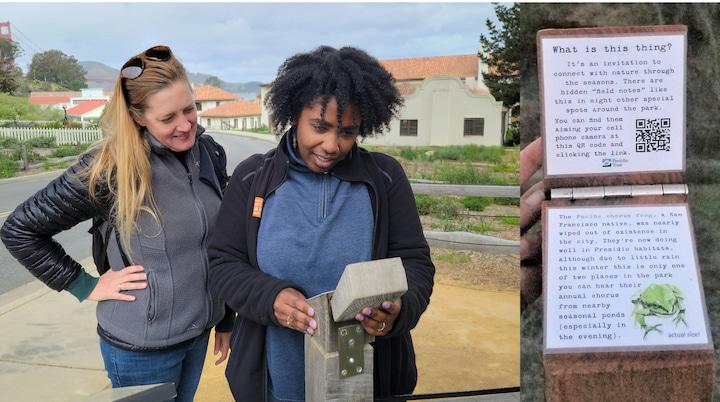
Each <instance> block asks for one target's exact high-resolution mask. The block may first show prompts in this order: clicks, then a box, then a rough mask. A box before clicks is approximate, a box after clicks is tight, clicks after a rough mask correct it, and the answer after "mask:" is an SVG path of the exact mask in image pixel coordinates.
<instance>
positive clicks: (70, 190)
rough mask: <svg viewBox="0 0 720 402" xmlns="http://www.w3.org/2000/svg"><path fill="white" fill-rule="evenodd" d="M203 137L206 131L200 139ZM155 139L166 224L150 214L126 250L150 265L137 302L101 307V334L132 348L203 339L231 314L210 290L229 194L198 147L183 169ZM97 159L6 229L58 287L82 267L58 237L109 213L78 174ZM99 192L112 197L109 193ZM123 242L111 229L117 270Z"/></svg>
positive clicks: (12, 246) (19, 250)
mask: <svg viewBox="0 0 720 402" xmlns="http://www.w3.org/2000/svg"><path fill="white" fill-rule="evenodd" d="M203 131H204V129H203V128H202V127H199V126H198V131H197V136H198V137H199V136H200V135H202V133H203ZM148 138H149V139H150V140H151V148H152V152H151V154H150V163H151V168H152V189H153V195H154V198H155V202H156V204H157V207H158V211H159V214H158V217H157V218H158V219H157V220H156V219H155V218H154V217H153V216H152V215H150V214H149V213H147V212H141V213H140V215H139V218H138V227H139V230H137V231H136V232H135V233H133V234H132V235H131V238H130V242H129V247H125V248H124V250H125V253H126V255H127V256H128V257H129V258H130V260H131V262H132V263H133V264H137V265H142V266H143V267H144V269H145V272H146V273H147V276H148V286H147V287H146V288H145V289H140V290H132V291H127V292H126V293H127V294H131V295H134V296H135V297H136V299H135V301H132V302H126V301H117V300H108V301H103V302H100V303H98V306H97V319H98V324H99V327H98V332H99V334H100V335H101V336H102V337H103V338H105V339H106V340H108V341H110V342H111V343H113V344H115V345H116V346H120V347H123V348H126V349H130V350H153V349H163V348H167V347H169V346H172V345H176V344H178V343H181V342H183V341H186V340H189V339H192V338H194V337H196V336H198V335H200V334H201V333H202V332H203V331H205V330H206V329H208V328H210V327H212V326H213V325H215V324H217V323H218V322H219V321H220V320H221V319H222V318H223V315H224V305H223V304H222V303H221V302H220V300H219V299H218V298H214V297H212V296H211V295H210V292H209V290H208V284H207V271H208V257H207V239H208V237H209V235H210V234H211V232H212V223H213V222H214V219H215V215H216V214H217V211H218V209H219V206H220V201H221V197H222V195H221V191H220V188H219V184H218V182H217V178H216V176H215V174H214V171H213V167H212V161H211V160H210V157H209V155H207V153H206V152H205V151H204V150H202V149H201V148H200V147H199V144H198V141H196V142H195V145H194V146H193V147H192V148H191V149H190V150H189V151H188V152H187V153H186V154H185V155H184V158H185V164H183V163H182V162H181V161H180V159H179V158H178V156H176V155H175V153H173V152H172V151H170V150H168V149H166V148H165V147H163V146H162V145H161V144H160V143H159V142H157V140H155V139H154V138H153V137H152V136H148ZM91 160H92V155H85V156H84V157H83V158H82V159H81V160H80V161H79V162H78V163H76V164H75V165H73V166H72V167H71V168H69V169H68V170H67V171H66V172H65V173H64V174H63V175H61V176H60V177H58V178H57V179H55V180H54V181H53V182H51V183H50V184H49V185H48V186H47V187H46V188H44V189H43V190H41V191H39V192H38V193H37V194H35V195H34V196H32V197H31V198H30V199H28V200H27V201H25V202H24V203H23V204H21V205H20V206H18V207H17V209H16V210H15V211H14V212H13V214H12V215H10V216H9V217H8V219H7V220H6V222H5V224H4V225H3V228H2V230H1V231H0V237H2V240H3V242H4V243H5V245H6V247H7V248H8V250H9V251H10V253H11V254H12V255H13V256H14V257H15V258H17V259H18V260H19V261H20V262H21V263H22V264H23V265H24V266H26V267H27V268H28V270H29V271H30V272H31V273H32V274H33V275H35V276H36V277H37V278H38V279H40V280H42V281H43V282H45V283H46V284H47V285H48V286H50V287H51V288H53V289H55V290H62V289H66V288H67V287H68V286H69V284H70V283H72V282H73V281H74V280H75V279H76V278H77V276H78V274H79V273H80V270H81V269H82V267H81V266H80V264H78V263H77V262H76V261H74V260H72V259H71V258H70V257H69V256H68V255H67V254H66V253H65V251H64V250H63V249H62V247H60V246H59V244H57V243H56V242H55V241H54V240H53V239H52V236H53V235H55V234H56V233H58V232H60V231H63V230H67V229H69V228H71V227H72V226H74V225H76V224H78V223H80V222H82V221H84V220H86V219H90V218H92V217H94V216H100V217H104V216H105V215H106V214H107V207H106V205H107V203H105V205H100V204H98V203H94V202H92V201H91V199H90V197H89V194H88V190H87V184H86V183H84V182H83V181H82V180H81V179H80V178H79V177H78V175H77V173H78V172H80V171H82V169H84V168H85V167H86V166H88V165H89V164H90V163H91ZM98 195H99V198H100V199H101V200H102V199H107V198H108V194H107V190H105V191H104V193H103V192H101V194H98ZM102 232H103V233H104V228H102ZM115 239H116V236H115V234H114V233H112V234H111V237H110V239H109V244H108V249H107V255H108V261H109V262H110V266H111V269H113V270H120V269H122V268H124V264H123V262H122V258H121V255H120V252H119V248H118V244H117V242H116V240H115Z"/></svg>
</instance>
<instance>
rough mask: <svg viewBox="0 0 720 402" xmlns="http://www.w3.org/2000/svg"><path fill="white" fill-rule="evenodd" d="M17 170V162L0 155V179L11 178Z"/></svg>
mask: <svg viewBox="0 0 720 402" xmlns="http://www.w3.org/2000/svg"><path fill="white" fill-rule="evenodd" d="M19 169H20V168H19V167H18V163H17V161H14V160H12V159H11V158H9V157H7V156H5V155H4V154H2V153H0V177H2V178H5V177H13V176H15V173H17V171H18V170H19Z"/></svg>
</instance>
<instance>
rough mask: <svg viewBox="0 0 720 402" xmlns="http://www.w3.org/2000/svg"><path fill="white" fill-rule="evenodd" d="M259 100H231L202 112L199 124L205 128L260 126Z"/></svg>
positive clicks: (230, 128)
mask: <svg viewBox="0 0 720 402" xmlns="http://www.w3.org/2000/svg"><path fill="white" fill-rule="evenodd" d="M260 113H261V110H260V100H259V99H255V100H252V101H244V100H238V101H232V102H226V103H223V104H221V105H220V106H218V107H215V108H212V109H209V110H206V111H203V112H202V115H201V116H200V124H201V125H203V127H205V128H206V129H221V130H249V129H254V128H259V127H260Z"/></svg>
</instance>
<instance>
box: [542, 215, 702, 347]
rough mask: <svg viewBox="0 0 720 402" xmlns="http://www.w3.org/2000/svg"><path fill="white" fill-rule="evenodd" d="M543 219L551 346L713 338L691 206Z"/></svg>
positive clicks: (626, 344)
mask: <svg viewBox="0 0 720 402" xmlns="http://www.w3.org/2000/svg"><path fill="white" fill-rule="evenodd" d="M546 216H547V221H546V230H547V232H546V233H547V235H546V238H545V241H546V242H547V244H546V250H547V252H546V256H545V267H546V270H547V272H546V281H547V282H546V287H545V293H546V294H545V297H546V304H545V306H546V310H545V347H546V349H573V348H633V349H636V348H638V347H639V348H640V349H642V348H643V347H650V348H652V347H657V346H666V345H703V344H707V343H708V342H709V336H708V331H707V324H706V315H705V308H704V302H703V296H702V286H701V284H700V280H699V279H700V278H699V273H698V268H697V263H696V261H697V260H696V255H695V247H694V243H693V240H692V239H693V238H692V234H691V225H690V219H689V212H688V208H687V205H684V204H664V205H649V206H607V207H552V206H549V207H548V208H547V215H546Z"/></svg>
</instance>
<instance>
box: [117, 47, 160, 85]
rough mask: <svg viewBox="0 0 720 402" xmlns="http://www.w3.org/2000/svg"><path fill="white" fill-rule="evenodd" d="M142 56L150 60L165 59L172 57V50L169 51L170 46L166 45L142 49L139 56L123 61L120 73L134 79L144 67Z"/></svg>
mask: <svg viewBox="0 0 720 402" xmlns="http://www.w3.org/2000/svg"><path fill="white" fill-rule="evenodd" d="M143 57H144V58H145V59H148V60H152V61H167V60H169V59H170V57H172V51H170V48H169V47H167V46H153V47H151V48H150V49H148V50H146V51H144V52H143V53H142V54H141V55H140V56H135V57H133V58H131V59H130V60H128V61H127V62H125V64H123V66H122V68H121V69H120V75H121V76H122V77H123V78H127V79H129V80H134V79H135V78H137V77H139V76H140V75H141V74H142V72H143V70H144V69H145V61H144V60H143Z"/></svg>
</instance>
